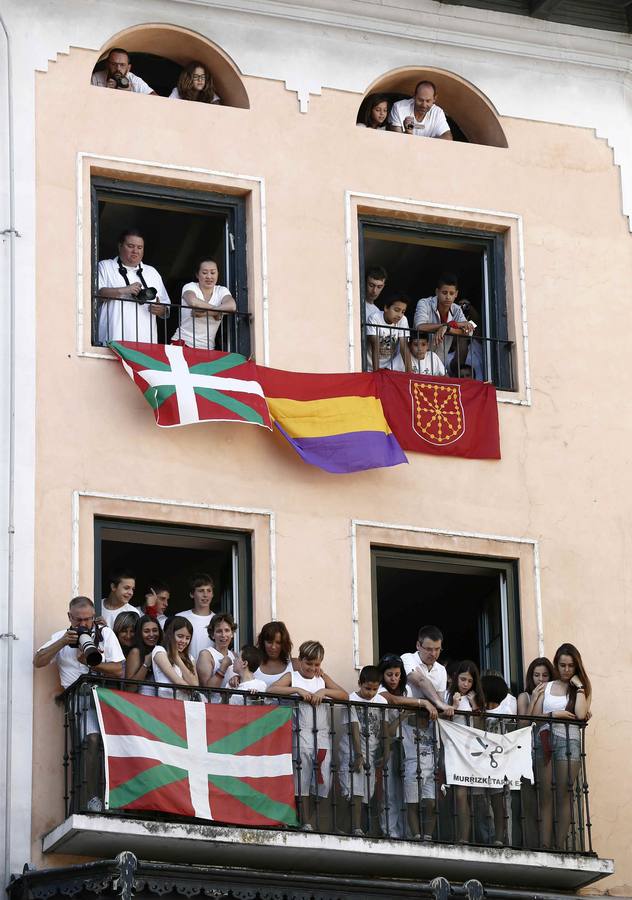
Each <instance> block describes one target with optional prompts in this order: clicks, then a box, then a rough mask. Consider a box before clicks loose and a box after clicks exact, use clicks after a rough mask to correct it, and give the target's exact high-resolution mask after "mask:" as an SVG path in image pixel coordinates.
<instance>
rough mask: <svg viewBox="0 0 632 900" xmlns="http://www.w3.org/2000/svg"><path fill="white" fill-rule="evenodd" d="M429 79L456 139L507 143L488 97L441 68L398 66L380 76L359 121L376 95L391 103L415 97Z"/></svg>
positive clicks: (360, 114)
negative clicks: (419, 85)
mask: <svg viewBox="0 0 632 900" xmlns="http://www.w3.org/2000/svg"><path fill="white" fill-rule="evenodd" d="M426 79H427V80H428V81H432V82H433V83H434V84H435V85H436V87H437V104H438V105H439V106H440V107H441V108H442V109H443V111H444V112H445V114H446V117H447V119H448V124H449V125H450V130H451V131H452V135H453V137H454V139H455V140H456V141H465V142H467V143H470V144H485V145H486V146H488V147H507V146H508V144H507V138H506V137H505V133H504V131H503V129H502V126H501V124H500V120H499V118H498V114H497V113H496V111H495V109H494V107H493V106H492V104H491V103H490V101H489V100H488V99H487V97H485V96H484V94H482V93H481V91H479V90H478V89H477V88H475V87H474V86H473V85H471V84H470V83H469V82H467V81H465V79H464V78H460V77H459V76H458V75H454V74H453V73H452V72H445V71H443V70H441V69H417V68H415V69H413V68H406V69H396V70H394V71H393V72H388V73H387V74H386V75H382V76H380V78H378V79H377V80H376V81H374V82H373V84H372V85H370V87H369V89H368V90H367V92H366V94H365V95H364V98H363V100H362V103H361V104H360V108H359V110H358V116H357V122H358V123H362V124H364V119H365V114H366V111H367V109H368V107H369V105H370V104H371V102H372V101H374V99H375V97H376V96H379V95H385V96H386V97H387V98H388V100H389V103H391V104H392V103H394V102H395V101H396V100H402V99H404V98H405V97H412V95H413V93H414V90H415V85H416V84H417V83H418V82H420V81H424V80H426Z"/></svg>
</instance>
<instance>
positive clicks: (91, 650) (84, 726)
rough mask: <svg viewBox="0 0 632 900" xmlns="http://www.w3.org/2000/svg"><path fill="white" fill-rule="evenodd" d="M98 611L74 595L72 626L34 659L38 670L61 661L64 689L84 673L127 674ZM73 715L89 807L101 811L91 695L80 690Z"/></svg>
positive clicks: (70, 612) (117, 646) (96, 730)
mask: <svg viewBox="0 0 632 900" xmlns="http://www.w3.org/2000/svg"><path fill="white" fill-rule="evenodd" d="M94 618H95V611H94V604H93V602H92V600H90V599H89V598H88V597H73V599H72V600H71V601H70V607H69V609H68V619H69V620H70V627H69V628H67V629H65V630H64V631H56V632H55V634H54V635H53V636H52V637H51V639H50V640H49V641H47V642H46V643H45V644H44V645H43V646H41V647H40V648H39V650H38V651H37V653H36V654H35V657H34V659H33V665H34V666H35V668H36V669H41V668H44V666H47V665H49V664H50V663H52V662H55V663H57V667H58V669H59V678H60V681H61V686H62V688H63V689H64V690H66V689H67V688H69V687H70V686H71V685H72V684H74V683H75V681H77V679H78V678H80V677H81V676H82V675H88V674H89V673H90V672H97V673H99V674H101V675H106V676H108V677H109V678H122V677H123V661H124V659H125V657H124V655H123V651H122V650H121V645H120V644H119V642H118V640H117V637H116V635H115V634H114V632H113V631H112V630H111V629H110V628H108V627H107V626H104V627H103V628H99V627H97V626H95V622H94ZM71 715H72V716H73V718H74V720H75V722H76V723H77V725H78V729H79V735H80V736H81V740H82V741H84V740H85V757H84V759H85V770H84V771H85V780H86V788H87V797H88V798H89V799H88V801H87V803H86V808H87V809H88V811H90V812H100V811H101V810H102V809H103V803H102V801H101V798H100V797H99V796H98V781H99V769H100V766H99V723H98V722H97V717H96V712H95V709H94V704H93V701H92V697H91V696H86V693H85V692H84V693H81V692H77V694H76V695H75V697H74V706H73V708H72V712H71Z"/></svg>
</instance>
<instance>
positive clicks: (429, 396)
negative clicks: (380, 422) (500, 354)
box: [376, 369, 500, 459]
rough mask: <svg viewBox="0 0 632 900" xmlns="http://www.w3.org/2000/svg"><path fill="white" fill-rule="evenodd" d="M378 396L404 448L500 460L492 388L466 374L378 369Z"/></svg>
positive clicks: (422, 451)
mask: <svg viewBox="0 0 632 900" xmlns="http://www.w3.org/2000/svg"><path fill="white" fill-rule="evenodd" d="M376 375H377V377H378V379H379V386H378V396H379V397H380V398H381V400H382V406H383V407H384V412H385V414H386V419H387V421H388V424H389V425H390V427H391V429H392V430H393V434H394V435H395V437H396V438H397V440H398V441H399V443H400V445H401V446H402V447H403V448H404V449H405V450H416V451H417V452H419V453H434V454H436V455H438V456H465V457H468V458H469V459H500V431H499V426H498V407H497V404H496V388H495V387H494V385H493V384H488V383H486V382H482V381H473V380H471V379H466V378H439V377H431V376H429V375H408V374H406V373H403V372H390V371H388V370H386V369H381V370H380V371H379V372H377V373H376Z"/></svg>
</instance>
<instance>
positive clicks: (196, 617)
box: [178, 573, 215, 660]
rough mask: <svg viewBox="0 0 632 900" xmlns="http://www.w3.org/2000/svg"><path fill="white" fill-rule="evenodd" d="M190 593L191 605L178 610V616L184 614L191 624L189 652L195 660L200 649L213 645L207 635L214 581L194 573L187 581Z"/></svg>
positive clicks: (207, 576) (209, 577) (202, 574)
mask: <svg viewBox="0 0 632 900" xmlns="http://www.w3.org/2000/svg"><path fill="white" fill-rule="evenodd" d="M189 588H190V594H189V596H190V597H191V599H192V600H193V607H192V608H191V609H187V610H185V611H184V612H179V613H178V615H179V616H184V618H185V619H188V620H189V622H190V623H191V624H192V625H193V637H192V638H191V643H190V644H189V654H190V655H191V656H192V657H193V659H194V660H197V658H198V655H199V653H200V651H201V650H206V649H207V648H208V647H212V646H213V641H212V640H211V639H210V637H209V636H208V631H207V629H208V626H209V624H210V621H211V619H212V618H213V613H212V612H211V605H212V603H213V595H214V590H215V583H214V581H213V579H212V578H211V576H210V575H206V574H205V573H201V574H199V575H194V576H193V577H192V578H191V580H190V582H189Z"/></svg>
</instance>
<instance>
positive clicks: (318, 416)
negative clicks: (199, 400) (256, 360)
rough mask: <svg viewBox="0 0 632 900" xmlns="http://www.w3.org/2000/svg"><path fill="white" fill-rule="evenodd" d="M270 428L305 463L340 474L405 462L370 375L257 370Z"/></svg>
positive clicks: (261, 368) (372, 375) (262, 368)
mask: <svg viewBox="0 0 632 900" xmlns="http://www.w3.org/2000/svg"><path fill="white" fill-rule="evenodd" d="M257 373H258V378H259V383H260V384H261V386H262V388H263V393H264V395H265V398H266V400H267V401H268V409H269V410H270V417H271V419H272V422H273V424H274V425H275V427H276V428H278V430H279V431H280V433H281V434H282V435H283V437H284V438H285V439H286V440H287V441H288V442H289V443H290V444H291V445H292V447H294V449H295V450H296V452H297V453H298V454H299V456H301V457H302V459H304V460H305V462H307V463H311V464H312V465H314V466H318V467H319V468H320V469H324V470H325V471H326V472H333V473H335V474H341V473H345V472H359V471H362V470H363V469H376V468H380V467H382V466H397V465H399V464H400V463H405V462H408V460H407V459H406V456H405V455H404V452H403V451H402V448H401V447H400V445H399V443H398V441H397V439H396V437H395V435H394V434H393V433H392V431H391V429H390V427H389V425H388V423H387V421H386V418H385V416H384V410H383V409H382V402H381V400H380V398H379V396H378V383H377V380H376V378H375V375H374V374H373V373H372V372H366V373H361V372H358V373H351V374H343V375H311V374H307V373H303V372H285V371H282V370H281V369H269V368H266V367H265V366H257Z"/></svg>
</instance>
